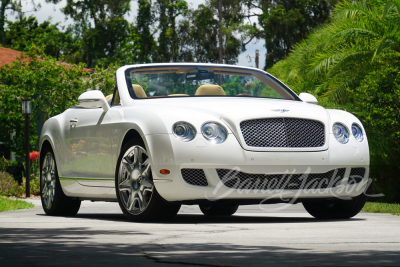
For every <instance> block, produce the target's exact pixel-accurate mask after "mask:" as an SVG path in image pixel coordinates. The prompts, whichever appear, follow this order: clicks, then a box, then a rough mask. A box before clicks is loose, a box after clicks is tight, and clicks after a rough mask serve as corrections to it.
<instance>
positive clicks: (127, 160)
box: [122, 156, 134, 173]
mask: <svg viewBox="0 0 400 267" xmlns="http://www.w3.org/2000/svg"><path fill="white" fill-rule="evenodd" d="M122 164H123V165H124V166H125V169H126V170H127V171H128V172H129V173H131V172H132V171H133V169H134V167H133V165H134V163H133V162H132V161H131V159H130V158H129V157H128V156H126V157H124V158H123V159H122Z"/></svg>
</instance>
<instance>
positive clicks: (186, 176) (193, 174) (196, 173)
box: [181, 169, 208, 186]
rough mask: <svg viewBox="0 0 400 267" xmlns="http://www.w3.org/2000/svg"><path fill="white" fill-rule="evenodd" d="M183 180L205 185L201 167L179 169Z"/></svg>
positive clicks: (205, 180) (205, 181) (204, 176)
mask: <svg viewBox="0 0 400 267" xmlns="http://www.w3.org/2000/svg"><path fill="white" fill-rule="evenodd" d="M181 173H182V177H183V180H185V182H186V183H188V184H192V185H200V186H207V185H208V183H207V179H206V175H205V174H204V171H203V170H202V169H181Z"/></svg>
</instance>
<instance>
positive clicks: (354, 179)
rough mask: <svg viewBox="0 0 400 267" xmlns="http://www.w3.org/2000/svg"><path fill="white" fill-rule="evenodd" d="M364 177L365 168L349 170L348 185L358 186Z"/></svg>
mask: <svg viewBox="0 0 400 267" xmlns="http://www.w3.org/2000/svg"><path fill="white" fill-rule="evenodd" d="M364 176H365V168H351V171H350V176H349V181H348V184H358V183H360V182H361V181H362V179H363V178H364Z"/></svg>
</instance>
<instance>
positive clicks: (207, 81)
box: [126, 65, 299, 100]
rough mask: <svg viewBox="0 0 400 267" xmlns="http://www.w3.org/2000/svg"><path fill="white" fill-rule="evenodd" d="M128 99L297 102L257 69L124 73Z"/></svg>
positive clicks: (156, 69) (203, 68) (197, 68)
mask: <svg viewBox="0 0 400 267" xmlns="http://www.w3.org/2000/svg"><path fill="white" fill-rule="evenodd" d="M126 78H127V83H128V88H129V93H130V95H131V97H132V98H135V99H136V98H140V99H152V98H159V97H200V96H206V97H207V96H208V97H210V96H213V97H217V96H218V97H261V98H277V99H289V100H299V98H298V97H297V96H296V95H295V94H294V93H293V92H292V91H291V90H290V89H288V88H287V87H285V86H284V85H283V84H282V83H281V82H279V81H278V80H276V79H275V78H274V77H272V76H270V75H267V74H265V73H264V72H261V71H257V70H249V69H242V68H234V67H231V68H229V67H216V66H202V65H199V66H194V65H191V66H168V67H166V66H162V67H154V66H152V67H141V68H132V69H128V70H127V71H126Z"/></svg>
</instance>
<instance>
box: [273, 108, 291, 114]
mask: <svg viewBox="0 0 400 267" xmlns="http://www.w3.org/2000/svg"><path fill="white" fill-rule="evenodd" d="M271 111H276V112H280V113H285V112H288V111H289V110H288V109H272V110H271Z"/></svg>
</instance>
